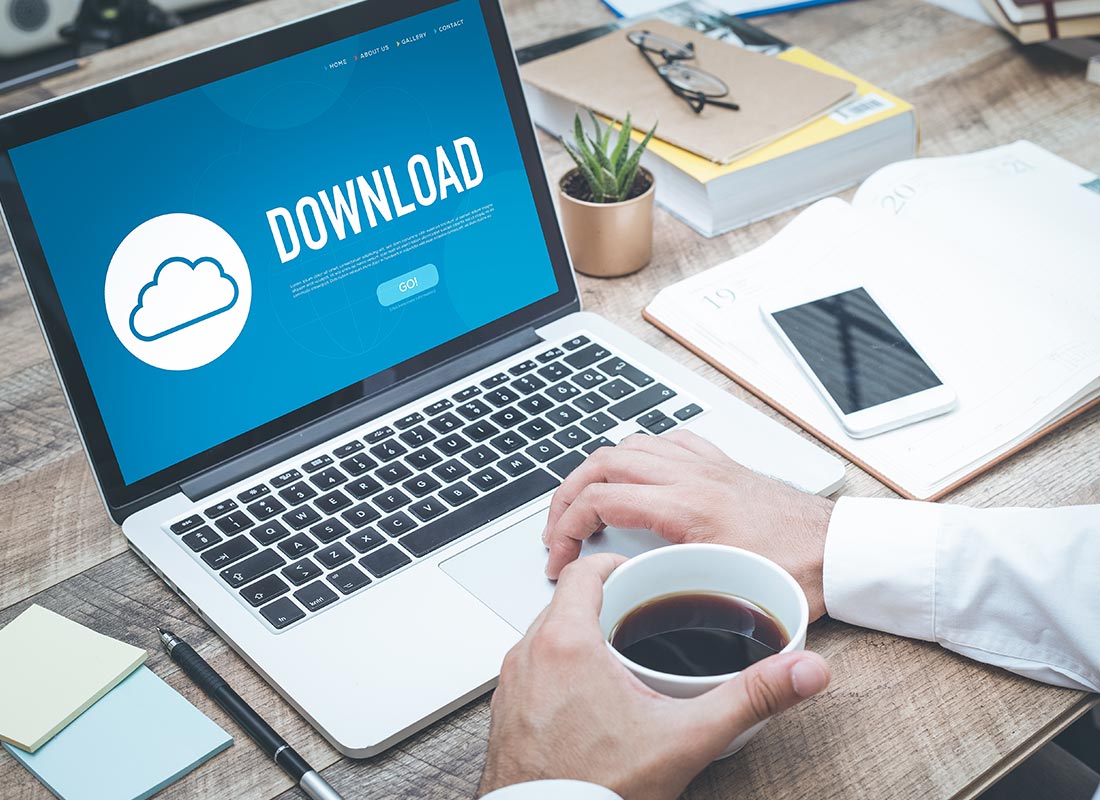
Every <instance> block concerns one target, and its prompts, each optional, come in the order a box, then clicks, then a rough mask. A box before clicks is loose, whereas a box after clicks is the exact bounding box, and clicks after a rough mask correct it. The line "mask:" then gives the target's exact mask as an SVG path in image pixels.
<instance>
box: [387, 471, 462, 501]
mask: <svg viewBox="0 0 1100 800" xmlns="http://www.w3.org/2000/svg"><path fill="white" fill-rule="evenodd" d="M455 477H456V478H457V477H458V476H457V475H456V476H455ZM439 486H440V483H439V481H437V480H436V479H435V478H433V477H432V476H431V475H428V474H427V473H425V474H424V475H417V476H416V477H415V478H410V479H409V480H407V481H405V482H404V483H403V484H401V488H403V489H404V490H405V491H406V492H408V493H409V494H411V495H412V496H413V497H423V496H424V495H426V494H430V493H432V492H434V491H435V490H436V489H438V488H439Z"/></svg>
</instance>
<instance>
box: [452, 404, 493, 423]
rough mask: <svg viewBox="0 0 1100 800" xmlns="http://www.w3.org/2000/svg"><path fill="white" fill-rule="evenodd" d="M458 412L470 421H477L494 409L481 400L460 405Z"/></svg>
mask: <svg viewBox="0 0 1100 800" xmlns="http://www.w3.org/2000/svg"><path fill="white" fill-rule="evenodd" d="M456 411H458V413H459V414H461V415H462V416H464V417H465V418H466V419H468V420H475V419H481V418H482V417H484V416H485V415H486V414H488V413H489V412H490V411H492V409H491V408H489V406H487V405H485V403H483V402H481V401H480V400H470V401H469V402H468V403H463V404H462V405H460V406H459V407H458V408H457V409H456Z"/></svg>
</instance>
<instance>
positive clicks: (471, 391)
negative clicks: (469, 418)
mask: <svg viewBox="0 0 1100 800" xmlns="http://www.w3.org/2000/svg"><path fill="white" fill-rule="evenodd" d="M479 394H481V389H479V388H477V387H476V386H467V387H466V388H465V389H463V390H462V391H461V392H459V393H458V394H456V395H454V399H455V402H457V403H464V402H466V401H467V400H469V399H470V398H471V397H476V396H477V395H479Z"/></svg>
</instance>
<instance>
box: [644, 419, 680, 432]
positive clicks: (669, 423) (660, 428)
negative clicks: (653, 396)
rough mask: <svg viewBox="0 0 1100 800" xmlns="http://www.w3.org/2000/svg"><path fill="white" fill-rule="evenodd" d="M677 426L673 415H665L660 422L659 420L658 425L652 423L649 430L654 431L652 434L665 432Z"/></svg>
mask: <svg viewBox="0 0 1100 800" xmlns="http://www.w3.org/2000/svg"><path fill="white" fill-rule="evenodd" d="M675 427H676V420H674V419H673V418H672V417H665V418H664V419H662V420H661V421H660V422H658V423H657V424H656V425H650V426H649V432H650V433H652V434H658V433H664V432H665V431H667V430H668V429H669V428H675Z"/></svg>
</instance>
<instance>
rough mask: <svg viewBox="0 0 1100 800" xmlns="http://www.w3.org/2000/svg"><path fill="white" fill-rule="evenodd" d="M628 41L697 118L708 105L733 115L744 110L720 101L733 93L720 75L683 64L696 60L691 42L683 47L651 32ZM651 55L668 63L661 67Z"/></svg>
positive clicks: (630, 36)
mask: <svg viewBox="0 0 1100 800" xmlns="http://www.w3.org/2000/svg"><path fill="white" fill-rule="evenodd" d="M626 38H627V40H628V41H629V42H630V43H631V44H633V45H634V46H635V47H637V48H638V52H640V53H641V54H642V55H643V56H644V57H645V60H646V61H648V62H649V66H651V67H653V69H654V71H655V72H656V73H657V74H658V75H660V76H661V79H662V80H663V81H664V82H665V85H666V86H668V88H669V89H671V90H672V93H673V94H675V95H676V96H677V97H679V98H680V99H681V100H683V101H684V102H685V103H687V104H688V106H690V107H691V110H692V111H694V112H695V113H696V114H699V113H701V112H702V110H703V109H704V108H705V107H706V106H708V105H710V106H719V107H721V108H728V109H730V110H731V111H737V110H739V109H740V108H741V106H739V105H737V103H731V102H725V101H722V100H719V99H718V98H719V97H725V96H726V95H728V94H729V93H730V89H729V87H728V86H727V85H726V82H725V81H723V80H722V79H721V78H719V77H718V76H717V75H712V74H711V73H709V72H704V71H703V70H701V69H699V68H698V67H693V66H691V65H690V64H685V63H683V62H685V61H690V60H691V59H693V58H695V45H694V44H692V43H691V42H688V43H687V44H682V43H680V42H677V41H676V40H675V39H669V38H668V37H667V36H659V35H657V34H655V33H650V32H649V31H631V32H630V33H628V34H627V35H626ZM651 53H653V54H656V55H659V56H661V57H662V58H664V60H665V63H664V64H658V63H657V62H656V61H654V60H653V58H652V57H651V55H650V54H651Z"/></svg>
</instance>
